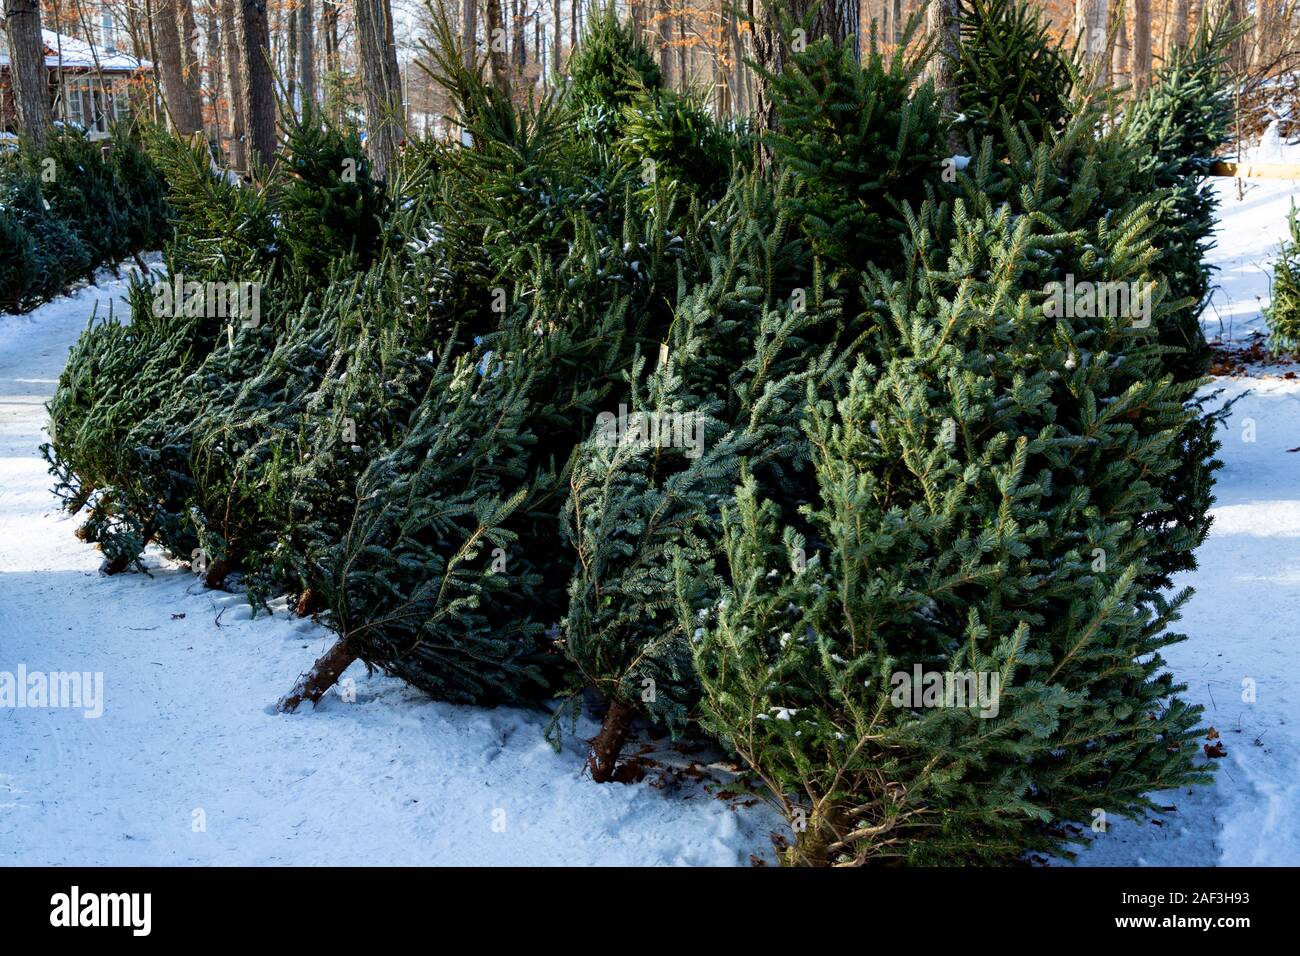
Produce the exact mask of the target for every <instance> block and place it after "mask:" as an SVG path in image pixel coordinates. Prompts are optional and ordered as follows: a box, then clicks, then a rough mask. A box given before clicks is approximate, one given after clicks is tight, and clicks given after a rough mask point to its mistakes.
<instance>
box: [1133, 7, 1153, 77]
mask: <svg viewBox="0 0 1300 956" xmlns="http://www.w3.org/2000/svg"><path fill="white" fill-rule="evenodd" d="M1150 82H1151V0H1133V92H1134V93H1135V94H1141V93H1142V91H1143V90H1145V89H1146V88H1147V84H1148V83H1150Z"/></svg>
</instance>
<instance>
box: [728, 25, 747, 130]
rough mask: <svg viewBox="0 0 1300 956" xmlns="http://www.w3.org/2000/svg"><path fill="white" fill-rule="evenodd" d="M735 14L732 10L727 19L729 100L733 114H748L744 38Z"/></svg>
mask: <svg viewBox="0 0 1300 956" xmlns="http://www.w3.org/2000/svg"><path fill="white" fill-rule="evenodd" d="M736 19H737V17H736V14H735V12H734V11H733V12H732V15H731V18H730V20H729V21H728V30H729V32H730V34H731V50H732V58H731V64H732V66H731V77H732V89H733V92H732V94H731V102H732V104H733V109H734V112H733V115H734V116H747V115H749V84H748V83H747V82H746V71H747V70H748V69H749V68H748V66H747V65H746V64H745V49H744V47H743V45H742V44H743V43H744V40H743V39H742V38H741V35H740V30H739V28H738V27H737V26H736Z"/></svg>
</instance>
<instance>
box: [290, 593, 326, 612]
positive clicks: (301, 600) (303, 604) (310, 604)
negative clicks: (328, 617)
mask: <svg viewBox="0 0 1300 956" xmlns="http://www.w3.org/2000/svg"><path fill="white" fill-rule="evenodd" d="M324 609H325V601H324V599H323V598H321V596H320V593H319V592H318V591H314V590H312V589H311V588H308V589H307V590H305V591H303V592H302V594H301V595H299V597H298V604H297V606H296V607H295V608H294V609H293V612H294V613H295V614H297V615H298V616H299V617H311V616H312V615H313V614H315V613H316V612H317V611H323V610H324Z"/></svg>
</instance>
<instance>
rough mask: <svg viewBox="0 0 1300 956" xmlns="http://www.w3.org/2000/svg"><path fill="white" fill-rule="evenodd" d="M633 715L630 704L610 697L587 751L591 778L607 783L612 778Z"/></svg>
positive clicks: (634, 712) (633, 711)
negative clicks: (607, 708)
mask: <svg viewBox="0 0 1300 956" xmlns="http://www.w3.org/2000/svg"><path fill="white" fill-rule="evenodd" d="M635 715H636V711H635V710H634V709H633V708H632V706H631V705H630V704H625V703H623V701H621V700H619V699H618V698H616V697H611V698H610V701H609V710H607V711H605V719H604V720H603V721H602V722H601V725H600V733H598V734H597V735H596V736H595V737H594V738H593V739H592V741H591V750H590V751H588V752H587V767H588V769H589V770H591V779H592V780H595V781H596V782H597V783H608V782H609V781H611V780H613V779H614V768H615V764H616V763H617V762H618V755H619V753H620V752H621V751H622V750H623V741H624V740H626V739H627V732H628V729H629V728H630V727H631V726H632V718H633V717H634V716H635Z"/></svg>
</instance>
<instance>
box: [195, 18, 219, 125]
mask: <svg viewBox="0 0 1300 956" xmlns="http://www.w3.org/2000/svg"><path fill="white" fill-rule="evenodd" d="M220 26H221V14H220V12H219V11H218V10H217V3H216V0H205V2H204V5H203V27H204V34H205V44H204V45H205V46H206V51H205V52H206V53H207V62H206V63H205V64H204V73H205V74H206V75H207V89H208V102H209V103H210V104H211V105H212V127H211V129H212V135H211V136H210V137H209V138H210V139H211V141H212V142H214V143H218V144H219V143H220V142H221V132H222V129H221V89H222V85H223V84H222V82H221V32H220ZM199 88H200V89H202V88H203V84H202V83H200V84H199Z"/></svg>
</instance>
